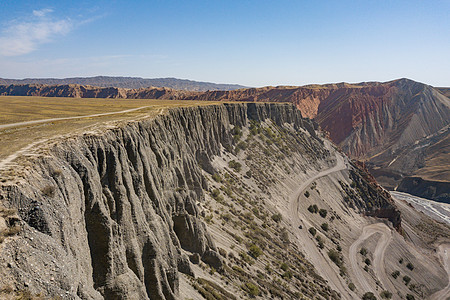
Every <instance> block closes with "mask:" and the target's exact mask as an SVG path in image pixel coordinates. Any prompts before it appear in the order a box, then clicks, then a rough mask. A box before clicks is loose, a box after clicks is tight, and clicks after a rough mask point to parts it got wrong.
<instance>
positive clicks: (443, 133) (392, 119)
mask: <svg viewBox="0 0 450 300" xmlns="http://www.w3.org/2000/svg"><path fill="white" fill-rule="evenodd" d="M0 82H1V81H0ZM448 92H449V89H448V88H434V87H432V86H429V85H426V84H423V83H419V82H415V81H412V80H409V79H398V80H394V81H389V82H383V83H381V82H364V83H359V84H348V83H338V84H325V85H307V86H302V87H298V86H293V87H290V86H279V87H263V88H247V89H239V90H229V91H223V90H222V91H213V90H210V91H204V92H200V91H186V90H176V89H171V88H167V87H160V88H140V89H124V88H117V87H108V88H102V87H93V86H83V85H73V84H72V85H57V86H56V85H53V86H49V85H39V84H38V85H36V84H29V85H9V86H5V85H4V86H0V95H20V96H47V97H78V98H128V99H145V98H147V99H173V100H205V101H206V100H213V101H251V102H291V103H293V104H295V105H296V106H297V108H298V109H299V110H300V111H301V112H302V115H303V116H304V117H308V118H311V119H314V120H315V121H316V122H317V123H318V124H319V125H320V126H321V128H322V129H323V130H325V131H326V132H328V133H329V137H330V139H331V140H332V141H333V142H334V143H335V144H336V145H338V146H339V147H340V148H341V149H342V150H343V151H344V152H346V153H347V154H349V155H350V156H351V157H353V158H356V159H359V160H362V161H365V162H366V164H367V166H368V167H369V169H370V170H371V172H372V173H373V174H374V176H375V177H376V179H377V181H378V182H380V183H381V184H382V185H384V186H385V187H386V188H389V189H395V188H398V189H399V190H403V191H406V192H412V193H414V194H415V195H418V196H421V197H425V198H430V199H435V200H439V201H443V202H450V193H449V191H450V168H449V162H450V129H449V128H450V99H449V98H448V96H446V95H448Z"/></svg>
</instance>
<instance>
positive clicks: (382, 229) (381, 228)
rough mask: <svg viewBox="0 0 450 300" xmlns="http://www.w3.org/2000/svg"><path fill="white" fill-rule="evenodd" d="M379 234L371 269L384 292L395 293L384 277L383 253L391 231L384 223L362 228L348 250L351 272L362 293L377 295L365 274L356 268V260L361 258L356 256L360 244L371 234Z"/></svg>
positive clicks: (387, 278)
mask: <svg viewBox="0 0 450 300" xmlns="http://www.w3.org/2000/svg"><path fill="white" fill-rule="evenodd" d="M375 233H380V234H381V237H380V238H379V239H378V242H377V246H376V248H375V251H374V253H373V263H372V265H373V268H374V272H375V276H376V278H377V279H378V280H379V281H381V283H382V284H383V287H384V289H385V290H390V291H395V290H396V289H395V287H394V285H393V284H392V283H391V282H390V280H389V277H388V276H387V275H386V269H385V267H384V252H385V251H386V248H387V247H388V246H389V243H390V242H391V240H392V231H391V229H390V228H389V227H387V226H386V224H384V223H377V224H371V225H367V226H365V227H364V228H363V232H362V233H361V235H360V236H359V238H358V239H357V240H356V241H354V242H353V244H352V245H351V246H350V250H349V258H350V266H351V268H352V270H353V273H354V275H355V278H356V279H357V280H358V283H359V285H360V288H361V290H362V291H364V292H373V293H374V294H377V291H376V290H375V289H374V288H373V287H372V286H371V285H370V284H369V283H368V282H367V279H366V277H365V276H366V274H367V273H366V272H365V271H364V270H363V269H362V268H361V267H360V266H358V260H361V259H362V258H361V257H360V256H359V255H358V251H359V250H360V248H361V244H362V242H364V241H365V240H366V239H368V238H370V237H371V236H372V235H373V234H375Z"/></svg>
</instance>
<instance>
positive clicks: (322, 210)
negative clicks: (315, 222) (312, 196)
mask: <svg viewBox="0 0 450 300" xmlns="http://www.w3.org/2000/svg"><path fill="white" fill-rule="evenodd" d="M327 213H328V212H327V210H326V209H323V208H321V209H320V210H319V215H320V216H321V217H322V218H326V217H327Z"/></svg>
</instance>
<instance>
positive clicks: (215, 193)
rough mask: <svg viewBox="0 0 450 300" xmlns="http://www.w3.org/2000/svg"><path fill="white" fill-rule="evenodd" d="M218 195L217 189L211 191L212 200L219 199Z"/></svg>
mask: <svg viewBox="0 0 450 300" xmlns="http://www.w3.org/2000/svg"><path fill="white" fill-rule="evenodd" d="M219 195H220V191H219V190H218V189H214V190H212V192H211V196H212V197H213V198H214V199H217V197H219Z"/></svg>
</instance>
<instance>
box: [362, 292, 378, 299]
mask: <svg viewBox="0 0 450 300" xmlns="http://www.w3.org/2000/svg"><path fill="white" fill-rule="evenodd" d="M362 300H377V297H375V295H374V294H373V293H372V292H367V293H365V294H364V295H363V296H362Z"/></svg>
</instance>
